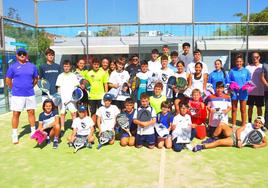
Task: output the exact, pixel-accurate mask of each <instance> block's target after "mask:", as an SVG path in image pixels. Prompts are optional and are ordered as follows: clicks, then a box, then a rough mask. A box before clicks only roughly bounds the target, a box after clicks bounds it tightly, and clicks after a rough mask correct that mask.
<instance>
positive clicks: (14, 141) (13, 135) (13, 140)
mask: <svg viewBox="0 0 268 188" xmlns="http://www.w3.org/2000/svg"><path fill="white" fill-rule="evenodd" d="M12 143H13V144H18V143H19V137H18V135H17V134H12Z"/></svg>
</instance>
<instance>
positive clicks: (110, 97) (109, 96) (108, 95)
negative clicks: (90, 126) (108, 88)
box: [103, 93, 114, 101]
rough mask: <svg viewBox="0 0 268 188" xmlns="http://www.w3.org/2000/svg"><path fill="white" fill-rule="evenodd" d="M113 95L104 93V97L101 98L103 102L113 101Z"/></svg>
mask: <svg viewBox="0 0 268 188" xmlns="http://www.w3.org/2000/svg"><path fill="white" fill-rule="evenodd" d="M113 98H114V97H113V95H112V94H110V93H105V95H104V96H103V100H110V101H111V100H113Z"/></svg>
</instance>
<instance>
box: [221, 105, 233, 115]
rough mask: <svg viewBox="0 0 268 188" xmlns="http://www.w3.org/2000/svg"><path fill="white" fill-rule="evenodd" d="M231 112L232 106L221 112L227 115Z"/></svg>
mask: <svg viewBox="0 0 268 188" xmlns="http://www.w3.org/2000/svg"><path fill="white" fill-rule="evenodd" d="M231 110H232V106H228V107H227V109H225V110H222V112H223V113H224V114H228V113H229V112H230V111H231Z"/></svg>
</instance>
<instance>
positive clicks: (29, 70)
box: [6, 61, 38, 97]
mask: <svg viewBox="0 0 268 188" xmlns="http://www.w3.org/2000/svg"><path fill="white" fill-rule="evenodd" d="M6 77H7V78H10V79H12V89H11V91H12V95H13V96H20V97H29V96H34V85H33V80H34V79H35V78H37V77H38V71H37V67H36V66H35V65H34V64H32V63H30V62H26V63H24V64H22V63H19V62H18V61H17V62H15V63H14V64H12V65H10V67H9V68H8V70H7V74H6Z"/></svg>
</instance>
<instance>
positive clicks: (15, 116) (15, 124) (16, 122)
mask: <svg viewBox="0 0 268 188" xmlns="http://www.w3.org/2000/svg"><path fill="white" fill-rule="evenodd" d="M20 114H21V112H16V111H13V115H12V129H17V128H18V126H19V118H20Z"/></svg>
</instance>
